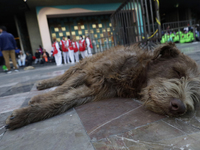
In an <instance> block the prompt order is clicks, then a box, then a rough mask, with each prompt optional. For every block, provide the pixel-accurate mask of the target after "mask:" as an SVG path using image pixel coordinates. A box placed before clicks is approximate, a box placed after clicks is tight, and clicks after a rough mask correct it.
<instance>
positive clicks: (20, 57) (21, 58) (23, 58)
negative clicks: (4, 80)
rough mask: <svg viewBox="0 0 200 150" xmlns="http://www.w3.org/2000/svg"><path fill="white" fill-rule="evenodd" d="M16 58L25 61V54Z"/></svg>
mask: <svg viewBox="0 0 200 150" xmlns="http://www.w3.org/2000/svg"><path fill="white" fill-rule="evenodd" d="M18 58H19V59H20V60H25V59H26V54H23V55H18Z"/></svg>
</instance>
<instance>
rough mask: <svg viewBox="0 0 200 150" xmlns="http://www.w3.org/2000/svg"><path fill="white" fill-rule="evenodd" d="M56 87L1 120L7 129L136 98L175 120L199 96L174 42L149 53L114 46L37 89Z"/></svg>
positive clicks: (193, 67)
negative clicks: (88, 105) (101, 102)
mask: <svg viewBox="0 0 200 150" xmlns="http://www.w3.org/2000/svg"><path fill="white" fill-rule="evenodd" d="M55 86H58V87H57V88H56V89H55V90H54V91H51V92H49V93H46V94H41V95H38V96H35V97H33V98H32V99H31V100H30V101H29V106H28V107H25V108H20V109H17V110H15V111H14V112H13V113H12V115H11V116H9V117H8V119H7V120H6V127H7V128H9V129H10V130H13V129H16V128H20V127H22V126H25V125H27V124H30V123H33V122H37V121H41V120H44V119H47V118H50V117H53V116H55V115H58V114H61V113H64V112H66V111H67V110H68V109H70V108H72V107H75V106H79V105H82V104H85V103H89V102H92V101H99V100H103V99H108V98H114V97H121V98H136V99H138V100H140V101H142V102H143V104H144V106H145V107H146V108H147V109H149V110H151V111H153V112H155V113H158V114H163V115H169V116H180V115H183V114H185V113H186V112H187V111H190V110H193V109H194V105H195V103H196V102H198V101H199V98H200V95H199V91H200V78H199V70H198V66H197V64H196V63H195V61H194V60H192V59H191V58H189V57H188V56H186V55H184V54H182V53H181V52H180V51H179V50H178V49H177V48H176V46H175V45H174V44H172V43H169V44H164V45H161V46H160V47H158V48H156V49H155V50H154V52H145V51H143V50H141V49H140V48H139V47H138V46H136V45H133V46H130V47H123V46H119V47H115V48H112V49H110V50H108V51H105V52H103V53H99V54H96V55H94V56H92V57H88V58H85V59H83V60H82V61H81V62H80V63H78V64H76V65H75V66H73V67H71V68H70V69H69V70H67V71H66V72H65V73H64V74H63V75H61V76H57V77H55V78H53V79H48V80H44V81H41V82H39V83H38V84H37V89H38V90H43V89H47V88H51V87H55Z"/></svg>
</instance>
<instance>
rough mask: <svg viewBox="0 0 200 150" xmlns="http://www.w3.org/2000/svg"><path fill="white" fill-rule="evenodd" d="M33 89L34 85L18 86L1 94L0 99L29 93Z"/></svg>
mask: <svg viewBox="0 0 200 150" xmlns="http://www.w3.org/2000/svg"><path fill="white" fill-rule="evenodd" d="M32 87H33V83H28V84H27V83H25V84H21V83H19V84H17V85H15V86H13V87H11V88H9V89H8V90H7V91H6V92H5V93H3V94H1V95H0V97H4V96H10V95H14V94H19V93H25V92H29V91H30V90H31V88H32Z"/></svg>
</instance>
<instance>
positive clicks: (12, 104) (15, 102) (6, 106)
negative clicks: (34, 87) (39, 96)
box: [0, 93, 28, 114]
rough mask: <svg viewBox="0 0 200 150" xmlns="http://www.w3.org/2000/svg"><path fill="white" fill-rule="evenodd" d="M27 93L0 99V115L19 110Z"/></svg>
mask: <svg viewBox="0 0 200 150" xmlns="http://www.w3.org/2000/svg"><path fill="white" fill-rule="evenodd" d="M27 95H28V93H22V94H16V95H13V96H6V97H1V98H0V104H1V105H0V114H1V113H5V112H10V111H13V110H15V109H18V108H20V106H21V105H22V104H23V102H24V101H25V99H26V96H27Z"/></svg>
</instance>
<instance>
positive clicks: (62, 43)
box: [60, 36, 69, 64]
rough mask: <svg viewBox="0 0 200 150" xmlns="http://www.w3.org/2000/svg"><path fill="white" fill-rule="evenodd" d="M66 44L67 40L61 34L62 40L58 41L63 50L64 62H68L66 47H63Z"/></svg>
mask: <svg viewBox="0 0 200 150" xmlns="http://www.w3.org/2000/svg"><path fill="white" fill-rule="evenodd" d="M66 44H67V41H66V40H65V36H63V37H62V40H61V41H60V45H61V48H62V51H63V59H64V63H65V64H67V63H69V52H68V49H67V48H66V47H65V45H66Z"/></svg>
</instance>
